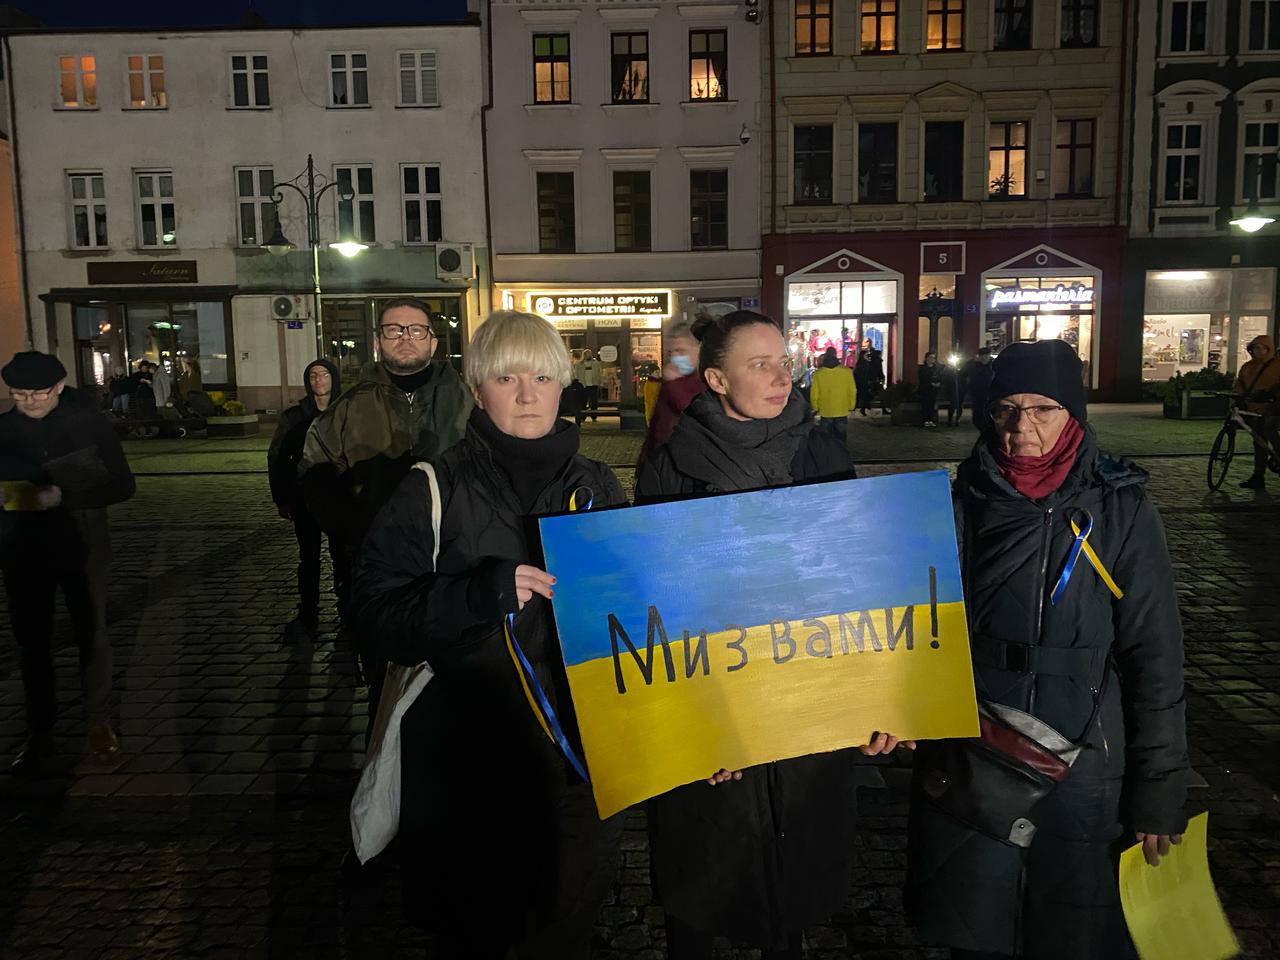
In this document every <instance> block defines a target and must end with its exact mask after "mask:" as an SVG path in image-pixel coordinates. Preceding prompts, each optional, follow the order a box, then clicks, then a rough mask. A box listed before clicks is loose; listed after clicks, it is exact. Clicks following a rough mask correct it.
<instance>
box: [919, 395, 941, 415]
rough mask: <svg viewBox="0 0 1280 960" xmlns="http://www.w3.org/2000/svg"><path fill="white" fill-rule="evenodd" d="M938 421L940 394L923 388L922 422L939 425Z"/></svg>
mask: <svg viewBox="0 0 1280 960" xmlns="http://www.w3.org/2000/svg"><path fill="white" fill-rule="evenodd" d="M937 421H938V392H937V391H936V390H929V389H925V388H921V390H920V422H921V423H937Z"/></svg>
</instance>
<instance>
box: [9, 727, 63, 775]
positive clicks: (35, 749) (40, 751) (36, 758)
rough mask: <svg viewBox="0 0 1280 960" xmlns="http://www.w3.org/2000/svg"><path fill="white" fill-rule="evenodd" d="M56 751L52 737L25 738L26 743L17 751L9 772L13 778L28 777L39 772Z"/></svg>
mask: <svg viewBox="0 0 1280 960" xmlns="http://www.w3.org/2000/svg"><path fill="white" fill-rule="evenodd" d="M55 753H57V750H56V749H55V748H54V746H53V737H52V736H49V735H47V734H46V735H44V736H38V737H27V742H26V743H24V744H23V745H22V747H21V748H20V749H19V750H18V753H17V755H16V756H15V757H14V758H13V762H12V763H10V764H9V772H10V773H12V774H13V775H14V776H15V777H30V776H34V775H35V774H37V773H39V772H40V768H41V767H42V766H43V765H44V762H45V761H46V760H48V759H49V758H50V757H52V756H53V755H54V754H55Z"/></svg>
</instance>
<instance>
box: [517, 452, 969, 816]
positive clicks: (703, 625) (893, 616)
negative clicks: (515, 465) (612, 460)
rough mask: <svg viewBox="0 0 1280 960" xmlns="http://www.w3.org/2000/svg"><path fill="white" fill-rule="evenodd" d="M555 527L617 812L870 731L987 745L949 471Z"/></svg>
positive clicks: (573, 648) (710, 500)
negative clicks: (979, 738) (723, 771)
mask: <svg viewBox="0 0 1280 960" xmlns="http://www.w3.org/2000/svg"><path fill="white" fill-rule="evenodd" d="M540 526H541V534H542V543H543V549H544V552H545V556H546V569H547V570H549V571H551V572H552V573H554V574H555V575H556V578H557V581H558V582H557V585H556V595H555V600H554V601H553V609H554V611H555V618H556V627H557V630H558V632H559V635H560V641H561V647H562V650H563V654H564V661H565V668H566V671H567V674H568V679H569V688H570V692H571V693H572V696H573V705H574V709H575V710H576V713H577V719H578V728H579V730H580V732H581V736H582V745H583V749H584V751H585V754H586V764H587V767H588V770H589V773H590V775H591V783H592V787H593V789H594V791H595V798H596V806H597V808H598V810H599V813H600V815H601V816H602V817H607V816H609V815H610V814H612V813H614V812H616V811H618V810H621V809H623V808H624V807H627V806H629V805H631V804H633V803H636V802H638V801H640V800H644V799H647V798H649V797H652V796H656V795H657V794H660V793H663V792H665V791H667V790H670V789H672V788H673V787H677V786H679V785H681V784H684V783H689V782H691V781H694V780H697V779H700V778H704V777H708V776H710V775H711V774H712V773H714V772H715V771H717V770H719V769H720V768H721V767H725V768H728V769H741V768H743V767H748V766H753V765H755V764H760V763H766V762H769V761H772V760H781V759H785V758H788V757H797V756H803V755H806V754H811V753H822V752H825V751H830V750H838V749H841V748H844V747H851V746H856V745H858V744H863V743H866V742H867V740H868V739H869V737H870V736H871V733H872V732H873V731H875V730H887V731H889V732H891V733H893V734H894V735H896V736H899V737H902V738H904V739H932V738H939V737H968V736H976V735H977V733H978V719H977V711H976V706H975V698H974V688H973V668H972V665H971V661H970V658H969V637H968V628H967V624H966V621H965V613H964V599H963V596H962V591H961V584H960V569H959V563H958V561H957V557H956V538H955V521H954V519H953V513H952V508H951V491H950V485H949V483H948V481H947V475H946V473H945V472H942V471H935V472H930V473H915V474H904V475H899V476H891V477H876V478H872V479H867V480H846V481H838V482H832V483H824V484H814V485H807V486H799V487H785V488H781V489H776V490H762V491H757V492H754V493H742V494H732V495H726V496H717V497H707V498H702V499H695V500H683V501H678V502H672V503H663V504H653V505H648V506H642V507H632V508H629V509H625V510H607V511H602V512H598V513H576V514H571V515H567V516H560V517H548V518H545V519H543V520H542V521H540Z"/></svg>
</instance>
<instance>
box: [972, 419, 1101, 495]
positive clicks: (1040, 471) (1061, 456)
mask: <svg viewBox="0 0 1280 960" xmlns="http://www.w3.org/2000/svg"><path fill="white" fill-rule="evenodd" d="M1083 439H1084V427H1082V426H1080V421H1078V420H1076V418H1075V417H1071V418H1069V419H1068V420H1067V425H1066V426H1065V427H1063V428H1062V433H1061V435H1059V437H1058V442H1057V443H1055V444H1054V445H1053V449H1052V450H1050V451H1049V452H1048V453H1045V454H1041V455H1040V456H1038V457H1015V456H1013V455H1012V454H1008V453H1005V452H1004V451H1003V450H1001V449H999V448H998V447H997V448H996V449H995V451H993V452H994V454H995V458H996V466H997V467H998V468H999V470H1000V475H1001V476H1002V477H1004V478H1005V479H1006V480H1008V481H1009V483H1010V485H1012V487H1013V489H1015V490H1017V491H1018V492H1019V493H1020V494H1022V495H1023V496H1024V497H1026V498H1027V499H1028V500H1040V499H1042V498H1044V497H1047V496H1048V495H1049V494H1051V493H1053V491H1055V490H1057V489H1058V488H1059V487H1060V486H1062V482H1063V481H1064V480H1066V479H1067V474H1068V473H1070V472H1071V467H1072V465H1073V464H1074V463H1075V462H1076V451H1078V450H1079V449H1080V441H1081V440H1083Z"/></svg>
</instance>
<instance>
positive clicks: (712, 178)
mask: <svg viewBox="0 0 1280 960" xmlns="http://www.w3.org/2000/svg"><path fill="white" fill-rule="evenodd" d="M689 247H690V249H693V250H727V249H728V248H729V171H728V170H690V171H689Z"/></svg>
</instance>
